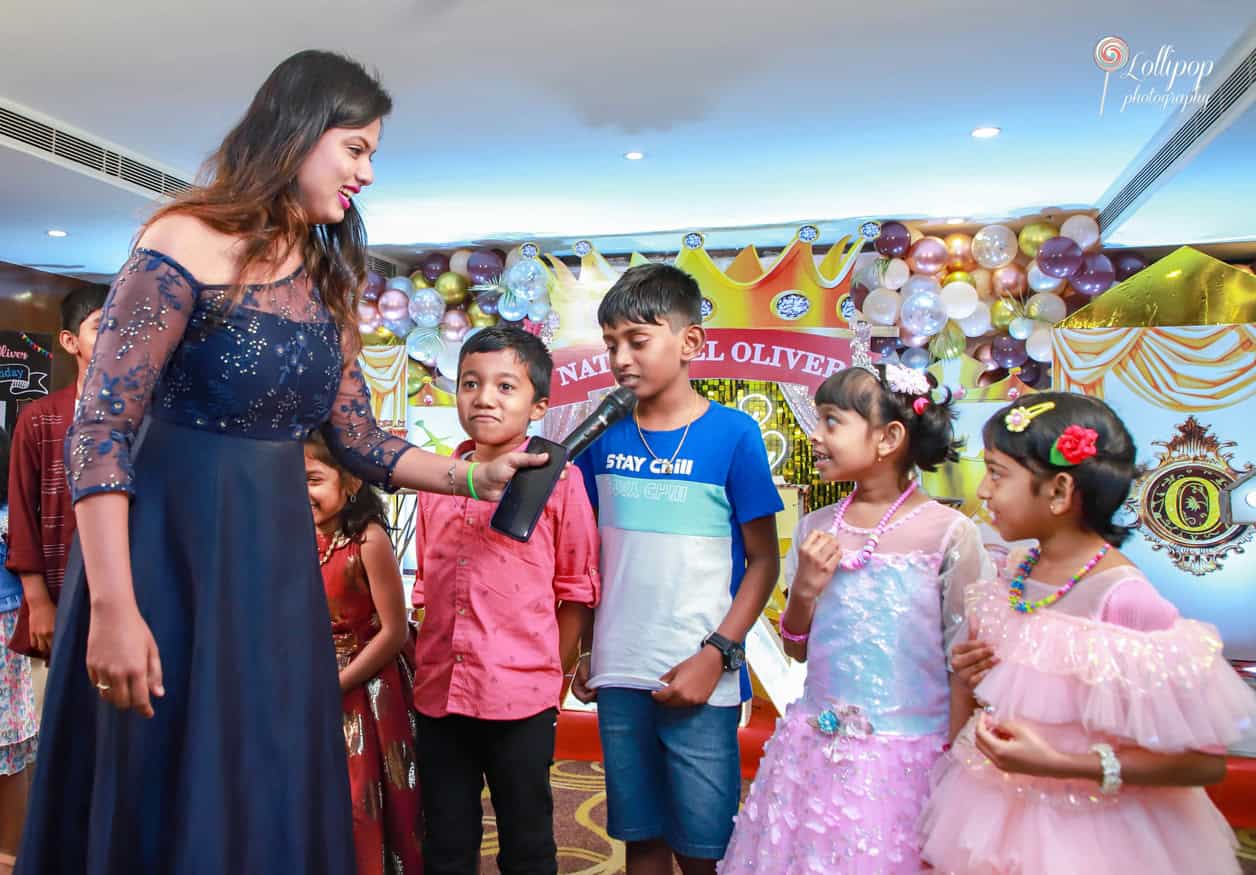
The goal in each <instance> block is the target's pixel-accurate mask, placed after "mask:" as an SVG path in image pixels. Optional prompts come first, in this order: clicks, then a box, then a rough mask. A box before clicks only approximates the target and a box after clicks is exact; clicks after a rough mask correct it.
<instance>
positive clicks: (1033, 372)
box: [1017, 359, 1042, 386]
mask: <svg viewBox="0 0 1256 875" xmlns="http://www.w3.org/2000/svg"><path fill="white" fill-rule="evenodd" d="M1017 376H1019V377H1020V378H1021V382H1022V383H1024V384H1025V385H1027V386H1037V385H1038V381H1039V380H1040V379H1042V365H1040V364H1038V363H1037V362H1036V361H1034V360H1033V359H1026V360H1025V363H1024V364H1022V365H1021V366H1020V373H1019V374H1018V375H1017Z"/></svg>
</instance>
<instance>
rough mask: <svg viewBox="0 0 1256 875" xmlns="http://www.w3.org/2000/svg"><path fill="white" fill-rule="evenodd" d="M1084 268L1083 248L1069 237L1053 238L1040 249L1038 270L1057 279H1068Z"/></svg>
mask: <svg viewBox="0 0 1256 875" xmlns="http://www.w3.org/2000/svg"><path fill="white" fill-rule="evenodd" d="M1081 266H1082V248H1081V247H1080V246H1078V245H1077V243H1076V241H1074V240H1070V239H1069V238H1068V237H1052V238H1051V239H1050V240H1048V241H1047V242H1046V243H1043V244H1042V246H1041V248H1039V249H1038V269H1039V270H1040V271H1042V272H1043V273H1045V274H1046V275H1047V276H1053V277H1055V278H1056V279H1068V278H1069V277H1071V276H1072V275H1073V274H1075V273H1077V269H1078V268H1079V267H1081Z"/></svg>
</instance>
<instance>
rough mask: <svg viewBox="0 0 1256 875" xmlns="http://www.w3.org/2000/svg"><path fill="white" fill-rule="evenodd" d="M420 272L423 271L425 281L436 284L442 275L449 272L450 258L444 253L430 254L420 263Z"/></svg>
mask: <svg viewBox="0 0 1256 875" xmlns="http://www.w3.org/2000/svg"><path fill="white" fill-rule="evenodd" d="M419 270H421V271H423V278H424V279H426V280H427V281H428V282H429V283H434V282H436V280H438V279H440V275H441V274H442V273H448V272H449V256H448V255H446V254H445V253H443V252H429V253H428V254H427V255H425V256H423V260H422V261H421V262H419Z"/></svg>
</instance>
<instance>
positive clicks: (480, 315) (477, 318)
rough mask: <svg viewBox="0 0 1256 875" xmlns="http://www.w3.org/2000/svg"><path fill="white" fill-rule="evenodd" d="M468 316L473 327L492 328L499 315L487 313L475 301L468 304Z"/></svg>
mask: <svg viewBox="0 0 1256 875" xmlns="http://www.w3.org/2000/svg"><path fill="white" fill-rule="evenodd" d="M467 318H468V319H470V320H471V327H472V328H491V327H493V326H494V325H496V324H497V317H496V316H494V315H492V314H491V313H485V312H484V311H483V310H481V309H480V305H479V304H478V303H476V302H475V301H472V302H471V303H470V304H468V305H467Z"/></svg>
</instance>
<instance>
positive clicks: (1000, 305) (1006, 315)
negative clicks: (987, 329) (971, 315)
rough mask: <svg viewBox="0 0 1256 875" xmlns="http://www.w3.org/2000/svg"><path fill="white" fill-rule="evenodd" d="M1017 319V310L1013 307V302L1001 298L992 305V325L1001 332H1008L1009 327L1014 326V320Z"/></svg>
mask: <svg viewBox="0 0 1256 875" xmlns="http://www.w3.org/2000/svg"><path fill="white" fill-rule="evenodd" d="M1015 318H1016V308H1015V307H1013V306H1012V302H1011V301H1008V300H1005V299H1003V298H999V300H997V301H995V302H994V303H993V304H991V305H990V324H991V325H993V326H994V327H995V328H997V329H999V330H1000V331H1006V330H1007V326H1009V325H1011V324H1012V320H1013V319H1015Z"/></svg>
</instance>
